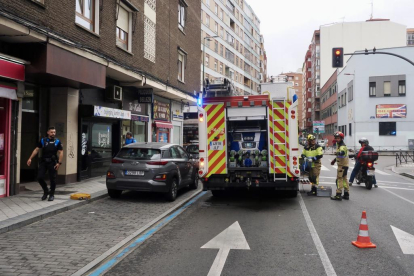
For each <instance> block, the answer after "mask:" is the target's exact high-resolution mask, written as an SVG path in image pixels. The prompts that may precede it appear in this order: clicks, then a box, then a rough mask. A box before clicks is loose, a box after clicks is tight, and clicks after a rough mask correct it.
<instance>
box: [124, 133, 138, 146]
mask: <svg viewBox="0 0 414 276" xmlns="http://www.w3.org/2000/svg"><path fill="white" fill-rule="evenodd" d="M136 142H137V140H135V139H134V137H133V136H132V132H127V134H126V139H125V145H129V144H132V143H136Z"/></svg>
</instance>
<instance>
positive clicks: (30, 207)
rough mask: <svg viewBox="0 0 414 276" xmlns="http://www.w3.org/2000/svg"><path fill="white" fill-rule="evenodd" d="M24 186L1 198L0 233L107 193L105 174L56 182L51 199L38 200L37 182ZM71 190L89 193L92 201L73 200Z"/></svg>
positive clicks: (40, 190) (39, 189) (40, 192)
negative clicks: (85, 178)
mask: <svg viewBox="0 0 414 276" xmlns="http://www.w3.org/2000/svg"><path fill="white" fill-rule="evenodd" d="M25 188H26V190H27V191H24V192H21V193H20V194H18V195H15V196H11V197H6V198H0V234H1V233H5V232H8V231H11V230H14V229H17V228H20V227H23V226H26V225H28V224H31V223H33V222H36V221H39V220H42V219H44V218H47V217H49V216H53V215H55V214H58V213H61V212H64V211H67V210H70V209H73V208H76V207H79V206H81V205H84V204H87V203H90V202H92V201H94V200H97V199H100V198H104V197H106V196H107V190H106V185H105V176H103V177H97V178H93V179H89V180H86V181H81V182H77V183H72V184H66V185H58V186H57V187H56V191H55V200H54V201H47V200H45V201H42V200H41V197H42V195H43V190H42V188H41V187H40V185H39V184H38V183H28V184H25ZM74 193H88V194H91V200H87V201H77V200H72V199H70V195H71V194H74Z"/></svg>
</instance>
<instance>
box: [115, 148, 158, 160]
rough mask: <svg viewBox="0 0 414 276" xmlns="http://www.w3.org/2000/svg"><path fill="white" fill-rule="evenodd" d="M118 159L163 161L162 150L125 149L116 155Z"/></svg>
mask: <svg viewBox="0 0 414 276" xmlns="http://www.w3.org/2000/svg"><path fill="white" fill-rule="evenodd" d="M116 157H117V158H120V159H131V160H159V159H161V150H159V149H137V148H123V149H121V151H120V152H119V153H118V154H117V155H116Z"/></svg>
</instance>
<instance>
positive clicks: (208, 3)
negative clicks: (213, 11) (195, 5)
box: [206, 0, 210, 8]
mask: <svg viewBox="0 0 414 276" xmlns="http://www.w3.org/2000/svg"><path fill="white" fill-rule="evenodd" d="M206 5H207V7H209V8H210V0H206Z"/></svg>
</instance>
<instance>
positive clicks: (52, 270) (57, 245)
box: [0, 185, 201, 276]
mask: <svg viewBox="0 0 414 276" xmlns="http://www.w3.org/2000/svg"><path fill="white" fill-rule="evenodd" d="M200 186H201V185H200ZM200 190H201V187H199V189H198V190H191V189H183V190H182V191H180V192H179V196H178V198H177V200H176V201H175V202H167V201H166V200H165V199H164V196H163V195H162V194H153V193H137V192H127V193H125V192H124V194H123V195H122V197H121V198H120V199H116V200H115V199H111V198H109V197H106V198H104V199H101V200H97V201H94V202H92V203H90V204H86V205H83V206H81V207H78V208H76V209H72V210H69V211H67V212H64V213H60V214H57V215H55V216H53V217H49V218H46V219H43V220H41V221H38V222H36V223H33V224H30V225H27V226H25V227H22V228H19V229H16V230H14V231H9V232H7V233H3V234H0V252H1V253H0V275H1V276H9V275H10V276H11V275H13V276H23V275H31V276H35V275H71V274H73V273H75V272H76V271H78V270H79V269H81V268H82V267H84V266H86V265H87V264H88V263H90V262H91V261H93V260H95V259H96V258H98V257H99V256H101V255H102V254H103V253H105V252H106V251H107V250H109V249H111V248H112V247H113V246H115V245H116V244H117V243H119V242H121V241H122V240H124V239H125V238H127V237H128V236H129V235H131V234H132V233H134V232H135V231H137V230H138V229H140V228H141V227H143V226H145V225H146V224H148V223H150V222H151V221H153V220H154V219H155V218H157V217H158V216H160V215H162V214H164V213H165V212H167V211H168V210H170V209H171V208H173V207H175V206H176V205H177V204H178V203H179V202H182V201H184V200H187V199H189V198H191V197H192V196H193V195H194V194H195V193H198V192H199V191H200ZM189 227H191V226H189Z"/></svg>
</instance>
